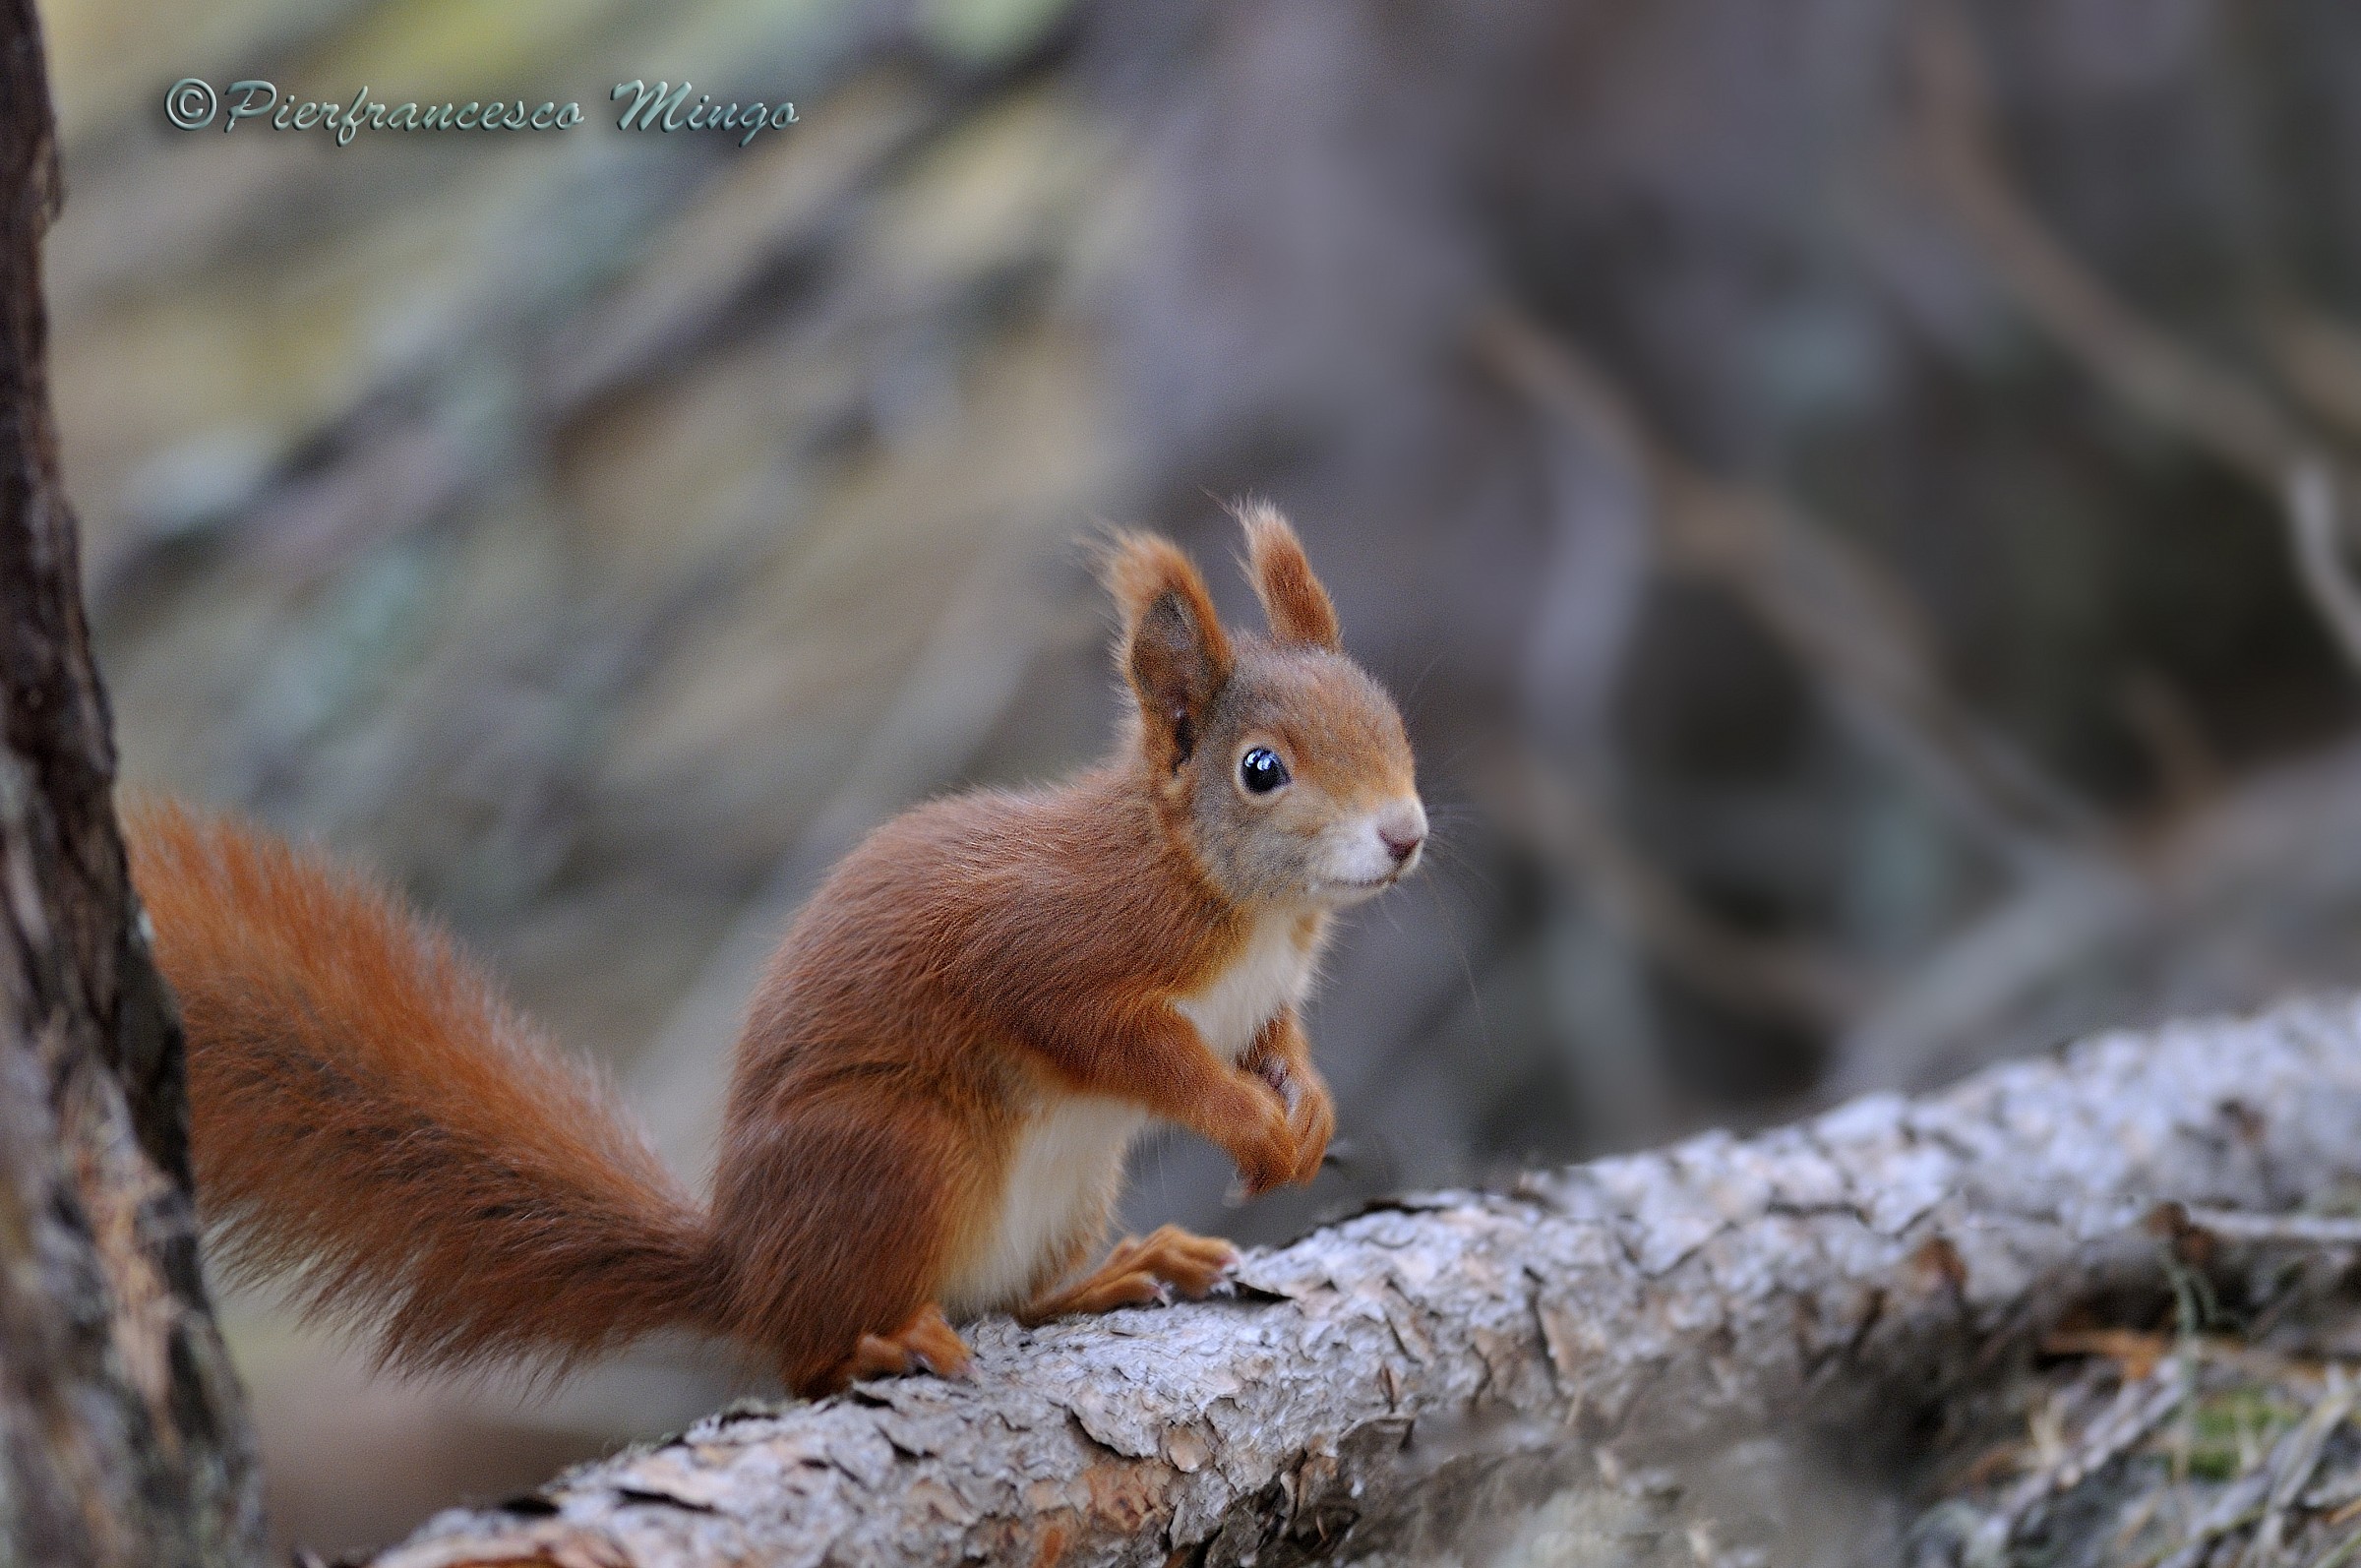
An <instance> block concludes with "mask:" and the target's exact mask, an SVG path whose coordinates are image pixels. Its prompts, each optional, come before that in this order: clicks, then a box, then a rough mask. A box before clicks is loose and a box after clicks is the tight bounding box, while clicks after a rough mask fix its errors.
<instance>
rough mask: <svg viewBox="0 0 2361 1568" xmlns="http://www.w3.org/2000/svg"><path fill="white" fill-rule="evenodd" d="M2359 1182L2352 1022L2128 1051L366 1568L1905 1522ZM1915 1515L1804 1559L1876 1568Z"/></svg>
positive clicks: (570, 1493) (727, 1439)
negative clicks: (2049, 1372)
mask: <svg viewBox="0 0 2361 1568" xmlns="http://www.w3.org/2000/svg"><path fill="white" fill-rule="evenodd" d="M2354 1176H2361V1010H2357V1009H2356V1007H2355V1006H2354V1005H2353V1004H2351V1003H2336V1004H2332V1005H2331V1004H2325V1003H2324V1004H2314V1005H2305V1006H2297V1007H2291V1008H2288V1009H2285V1010H2282V1011H2279V1012H2276V1013H2273V1014H2270V1015H2269V1016H2266V1017H2263V1018H2260V1019H2253V1020H2244V1021H2223V1022H2210V1023H2192V1024H2186V1025H2181V1026H2176V1027H2173V1028H2169V1029H2166V1030H2163V1031H2161V1032H2159V1033H2155V1034H2151V1035H2119V1036H2113V1037H2107V1038H2102V1039H2098V1040H2095V1041H2091V1042H2088V1043H2085V1044H2083V1045H2081V1046H2079V1047H2076V1048H2075V1049H2073V1050H2072V1051H2071V1052H2068V1053H2067V1054H2065V1055H2063V1056H2062V1057H2061V1058H2060V1059H2057V1060H2051V1061H2041V1062H2029V1063H2020V1064H2014V1065H2009V1066H2004V1067H2001V1068H1997V1069H1994V1070H1992V1071H1990V1072H1987V1073H1985V1074H1984V1075H1982V1076H1980V1077H1978V1078H1976V1079H1973V1080H1971V1081H1969V1082H1968V1083H1967V1084H1965V1085H1963V1086H1962V1087H1959V1088H1957V1089H1954V1090H1951V1091H1949V1092H1947V1093H1944V1094H1941V1095H1937V1096H1933V1097H1930V1098H1926V1099H1923V1100H1906V1099H1902V1098H1898V1097H1893V1096H1878V1097H1871V1098H1869V1099H1865V1100H1861V1101H1857V1102H1855V1103H1853V1104H1851V1105H1848V1106H1846V1107H1845V1108H1843V1109H1841V1110H1838V1111H1835V1112H1832V1113H1830V1114H1828V1115H1826V1116H1821V1117H1819V1118H1817V1119H1815V1120H1812V1121H1809V1122H1806V1123H1802V1124H1800V1125H1797V1126H1793V1127H1789V1128H1786V1129H1782V1130H1779V1131H1775V1132H1771V1133H1768V1134H1765V1135H1762V1136H1759V1137H1754V1138H1750V1139H1745V1140H1738V1139H1733V1138H1731V1137H1728V1136H1726V1135H1722V1134H1714V1135H1709V1136H1706V1137H1702V1138H1697V1139H1693V1140H1691V1141H1689V1142H1687V1143H1683V1144H1680V1145H1677V1146H1674V1147H1672V1148H1669V1149H1666V1150H1665V1151H1662V1152H1659V1153H1652V1154H1646V1155H1639V1156H1633V1157H1629V1158H1622V1159H1614V1160H1605V1161H1601V1162H1599V1163H1596V1164H1593V1165H1588V1166H1582V1167H1577V1168H1574V1169H1571V1170H1567V1171H1563V1172H1559V1173H1556V1174H1550V1175H1539V1176H1530V1177H1527V1178H1526V1179H1524V1180H1523V1181H1522V1182H1520V1183H1519V1184H1518V1185H1517V1187H1516V1188H1515V1189H1514V1190H1513V1191H1509V1192H1505V1193H1490V1194H1480V1193H1452V1194H1445V1195H1441V1196H1436V1197H1432V1198H1425V1199H1419V1200H1416V1201H1406V1202H1402V1203H1398V1204H1394V1205H1391V1206H1388V1207H1385V1208H1382V1209H1378V1210H1375V1211H1372V1212H1369V1213H1365V1214H1362V1215H1360V1216H1359V1217H1356V1218H1353V1219H1350V1220H1347V1221H1345V1222H1344V1223H1342V1224H1339V1225H1335V1226H1332V1227H1330V1228H1328V1229H1325V1230H1322V1231H1319V1232H1317V1233H1315V1234H1313V1235H1311V1236H1306V1237H1305V1238H1303V1239H1302V1240H1301V1241H1298V1242H1296V1243H1295V1244H1294V1245H1292V1246H1289V1247H1286V1248H1283V1249H1280V1250H1277V1251H1269V1252H1260V1253H1256V1254H1253V1255H1251V1256H1250V1257H1249V1258H1248V1260H1247V1261H1246V1263H1245V1264H1244V1266H1243V1268H1242V1270H1241V1291H1240V1293H1239V1296H1238V1297H1237V1298H1235V1299H1229V1300H1216V1301H1212V1302H1207V1303H1204V1304H1200V1305H1193V1306H1183V1307H1176V1308H1172V1309H1166V1310H1156V1309H1149V1310H1140V1311H1132V1312H1124V1313H1118V1314H1114V1315H1111V1316H1109V1317H1106V1318H1103V1319H1098V1320H1095V1321H1077V1322H1067V1323H1060V1324H1056V1325H1052V1326H1049V1327H1047V1328H1043V1329H1039V1330H1033V1331H1027V1330H1023V1329H1019V1328H1017V1327H1016V1326H1014V1325H1013V1324H1011V1323H1008V1322H1006V1321H999V1320H996V1321H992V1322H988V1323H985V1324H982V1325H979V1326H977V1327H976V1329H975V1331H974V1333H973V1336H972V1337H973V1339H974V1341H975V1344H976V1348H977V1350H978V1353H979V1354H978V1357H977V1363H978V1364H977V1371H976V1375H975V1377H974V1380H973V1381H972V1382H966V1383H947V1382H942V1381H938V1380H935V1379H930V1378H922V1379H915V1380H910V1381H902V1382H882V1383H875V1384H870V1385H865V1386H863V1387H861V1388H859V1389H857V1390H855V1391H854V1392H853V1393H852V1394H851V1395H849V1396H847V1397H844V1398H839V1399H834V1400H828V1401H824V1402H821V1403H818V1404H812V1405H798V1406H792V1407H784V1408H778V1407H768V1406H755V1405H749V1406H743V1407H740V1408H735V1409H732V1410H729V1411H725V1412H723V1413H721V1414H719V1415H716V1416H713V1417H708V1418H707V1419H705V1420H703V1421H700V1422H699V1423H697V1424H696V1426H694V1427H692V1428H691V1429H690V1430H689V1431H688V1432H686V1433H684V1434H682V1435H681V1436H680V1437H678V1438H676V1439H673V1440H671V1441H668V1442H665V1443H661V1444H657V1445H655V1446H653V1447H650V1448H646V1449H643V1450H638V1451H634V1452H631V1453H627V1454H624V1455H622V1456H619V1457H617V1458H615V1459H612V1460H608V1461H605V1462H601V1463H598V1464H594V1465H591V1466H588V1467H585V1468H583V1469H580V1470H578V1471H575V1472H574V1473H573V1474H571V1475H569V1476H567V1477H564V1478H561V1479H559V1480H558V1481H556V1482H554V1483H552V1484H551V1485H550V1486H549V1487H547V1488H545V1489H544V1490H543V1491H542V1492H541V1493H539V1494H537V1495H535V1496H533V1497H530V1498H524V1499H519V1500H517V1501H516V1502H515V1503H512V1504H510V1505H508V1506H507V1507H505V1508H496V1509H491V1510H485V1511H476V1512H465V1511H461V1512H454V1513H451V1514H447V1515H444V1516H442V1517H440V1518H438V1519H436V1520H434V1521H432V1522H430V1523H429V1524H428V1525H427V1526H426V1527H425V1528H424V1529H423V1530H422V1531H420V1533H419V1534H418V1535H417V1536H416V1537H415V1538H412V1539H411V1540H410V1541H409V1542H407V1543H406V1544H404V1545H401V1546H399V1547H396V1548H394V1549H393V1550H391V1551H389V1552H387V1553H386V1554H384V1555H383V1556H382V1557H381V1558H380V1559H379V1564H380V1568H430V1565H431V1568H449V1565H453V1564H460V1563H488V1562H522V1561H534V1562H554V1563H564V1564H570V1565H572V1564H601V1565H604V1564H623V1563H631V1564H654V1563H665V1564H702V1563H725V1562H727V1563H735V1562H755V1561H758V1562H763V1563H778V1564H793V1563H874V1562H942V1563H948V1562H957V1561H962V1560H975V1559H979V1558H980V1559H982V1560H985V1561H992V1562H1042V1563H1047V1562H1059V1563H1117V1562H1120V1563H1163V1562H1166V1561H1203V1562H1212V1563H1242V1562H1254V1563H1258V1564H1262V1565H1264V1568H1268V1565H1271V1564H1276V1563H1286V1562H1296V1561H1302V1560H1310V1559H1319V1558H1334V1559H1337V1560H1356V1561H1392V1562H1403V1563H1411V1562H1435V1561H1451V1560H1462V1561H1482V1560H1488V1559H1491V1558H1493V1557H1494V1556H1495V1555H1496V1554H1497V1553H1499V1552H1503V1551H1508V1552H1512V1553H1513V1552H1514V1551H1517V1550H1522V1548H1519V1547H1518V1544H1517V1543H1518V1540H1519V1539H1520V1537H1519V1534H1518V1533H1519V1532H1520V1531H1527V1532H1530V1531H1531V1530H1532V1529H1533V1528H1534V1527H1533V1523H1532V1521H1533V1520H1535V1519H1543V1520H1554V1521H1555V1523H1554V1524H1553V1525H1551V1526H1550V1528H1552V1529H1557V1530H1560V1531H1561V1533H1562V1532H1563V1531H1572V1532H1573V1533H1574V1534H1576V1535H1578V1536H1579V1535H1582V1534H1584V1533H1585V1532H1588V1533H1590V1534H1591V1535H1604V1536H1614V1535H1615V1533H1616V1532H1617V1531H1620V1530H1627V1529H1639V1528H1640V1526H1638V1525H1634V1524H1633V1523H1632V1517H1633V1510H1635V1509H1641V1510H1642V1511H1643V1512H1644V1509H1643V1508H1642V1503H1641V1502H1635V1501H1634V1500H1633V1499H1634V1498H1635V1497H1639V1496H1643V1494H1647V1493H1648V1492H1649V1490H1650V1486H1649V1483H1647V1482H1645V1481H1644V1480H1642V1481H1636V1482H1635V1480H1634V1479H1633V1478H1634V1477H1635V1476H1642V1477H1644V1476H1645V1473H1646V1470H1647V1468H1648V1467H1652V1466H1656V1465H1659V1464H1664V1463H1672V1462H1677V1464H1678V1467H1679V1470H1680V1474H1681V1476H1682V1477H1683V1480H1684V1484H1688V1485H1690V1486H1691V1487H1692V1488H1698V1487H1702V1488H1704V1489H1706V1490H1709V1491H1710V1489H1711V1486H1712V1484H1713V1483H1712V1481H1711V1480H1710V1478H1712V1477H1715V1476H1721V1477H1724V1478H1729V1477H1731V1476H1733V1475H1734V1474H1735V1473H1736V1472H1737V1471H1740V1470H1744V1469H1746V1468H1747V1467H1749V1466H1752V1467H1753V1469H1754V1470H1755V1471H1757V1472H1758V1473H1759V1472H1760V1471H1761V1470H1762V1469H1763V1465H1762V1455H1763V1452H1764V1448H1763V1444H1764V1440H1765V1439H1767V1438H1768V1439H1773V1440H1775V1441H1776V1442H1777V1443H1778V1444H1781V1445H1784V1454H1785V1457H1784V1458H1783V1459H1782V1460H1781V1461H1780V1464H1779V1465H1777V1466H1774V1467H1773V1468H1774V1469H1775V1470H1782V1471H1783V1473H1784V1474H1786V1477H1787V1478H1786V1479H1785V1480H1779V1481H1775V1482H1774V1483H1773V1489H1774V1490H1775V1491H1779V1492H1781V1493H1783V1494H1784V1495H1785V1496H1786V1500H1787V1503H1788V1504H1790V1505H1792V1504H1793V1503H1794V1500H1795V1499H1796V1498H1798V1497H1802V1496H1806V1495H1812V1493H1811V1492H1810V1491H1809V1490H1808V1489H1806V1488H1805V1487H1804V1486H1803V1484H1802V1483H1801V1482H1799V1481H1797V1480H1796V1479H1795V1478H1796V1477H1798V1476H1803V1475H1806V1474H1811V1475H1817V1476H1819V1477H1820V1478H1822V1479H1821V1480H1820V1481H1815V1482H1813V1483H1812V1484H1813V1485H1814V1486H1817V1487H1819V1495H1821V1496H1823V1497H1825V1495H1826V1493H1827V1485H1826V1484H1825V1480H1826V1478H1827V1477H1829V1476H1832V1475H1833V1476H1837V1477H1839V1478H1842V1487H1843V1488H1844V1489H1845V1490H1846V1495H1848V1496H1851V1497H1853V1498H1855V1499H1856V1500H1857V1499H1859V1498H1861V1497H1865V1496H1868V1495H1869V1494H1871V1493H1874V1492H1877V1491H1879V1490H1881V1489H1883V1490H1884V1491H1885V1492H1886V1494H1887V1495H1888V1496H1889V1497H1891V1496H1893V1494H1894V1493H1895V1492H1897V1491H1899V1490H1900V1488H1899V1487H1897V1486H1895V1485H1894V1484H1893V1481H1894V1478H1895V1476H1896V1475H1897V1473H1898V1472H1899V1471H1900V1470H1901V1469H1903V1468H1905V1467H1907V1465H1908V1464H1909V1463H1910V1460H1911V1456H1913V1455H1914V1454H1921V1453H1923V1452H1924V1449H1925V1443H1924V1433H1925V1432H1926V1430H1927V1429H1928V1425H1929V1423H1930V1422H1931V1421H1934V1420H1938V1419H1940V1418H1941V1417H1942V1416H1943V1415H1944V1413H1945V1410H1946V1407H1947V1406H1952V1407H1957V1406H1958V1405H1960V1404H1961V1403H1963V1402H1964V1401H1966V1400H1967V1397H1968V1396H1970V1395H1972V1392H1973V1390H1974V1389H1975V1388H1976V1387H1977V1386H1978V1384H1979V1383H1980V1382H1983V1381H1987V1380H1988V1379H1989V1377H1990V1375H1991V1373H1992V1371H1993V1369H1994V1368H1995V1367H1996V1366H1997V1365H1998V1364H2000V1361H2001V1360H2002V1359H2003V1358H2005V1357H2010V1356H2012V1355H2019V1354H2023V1353H2024V1352H2025V1351H2026V1350H2027V1349H2028V1347H2029V1346H2031V1345H2032V1344H2034V1343H2036V1341H2037V1337H2038V1335H2039V1334H2040V1333H2041V1332H2042V1331H2043V1329H2044V1328H2045V1327H2046V1326H2047V1325H2049V1324H2051V1323H2053V1322H2055V1321H2056V1319H2057V1318H2058V1317H2059V1315H2060V1314H2061V1313H2063V1312H2064V1311H2066V1310H2067V1309H2068V1308H2070V1307H2073V1306H2076V1305H2080V1304H2084V1303H2088V1302H2089V1301H2091V1300H2093V1299H2095V1298H2101V1297H2105V1298H2110V1299H2113V1300H2115V1301H2117V1302H2118V1303H2120V1302H2122V1301H2124V1300H2126V1299H2132V1300H2139V1299H2142V1298H2145V1299H2146V1300H2147V1301H2148V1302H2150V1303H2152V1302H2154V1301H2156V1300H2157V1299H2159V1298H2160V1297H2161V1296H2162V1295H2163V1293H2164V1291H2165V1289H2166V1273H2167V1271H2166V1270H2165V1269H2164V1267H2163V1266H2162V1264H2161V1262H2160V1258H2161V1255H2162V1254H2161V1249H2160V1243H2159V1241H2158V1239H2157V1237H2156V1236H2155V1235H2154V1234H2152V1232H2151V1230H2150V1228H2149V1225H2148V1224H2147V1223H2146V1222H2147V1220H2148V1217H2149V1216H2150V1215H2151V1214H2152V1213H2153V1212H2154V1209H2155V1206H2156V1205H2157V1204H2158V1203H2159V1202H2161V1201H2164V1200H2178V1201H2181V1202H2183V1203H2187V1204H2192V1205H2204V1206H2207V1207H2208V1208H2209V1209H2220V1210H2232V1211H2275V1210H2283V1209H2287V1208H2291V1207H2293V1206H2296V1205H2298V1204H2300V1203H2302V1202H2304V1201H2305V1200H2306V1199H2307V1198H2308V1197H2311V1196H2316V1195H2318V1194H2320V1193H2322V1192H2324V1191H2328V1190H2330V1189H2331V1188H2333V1187H2335V1186H2336V1185H2337V1184H2338V1183H2339V1182H2340V1181H2344V1180H2347V1179H2349V1178H2352V1177H2354ZM1822 1438H1826V1439H1828V1440H1829V1441H1825V1442H1824V1441H1821V1440H1820V1439H1822ZM1871 1456H1874V1457H1871ZM1603 1477H1604V1479H1603ZM1701 1478H1704V1479H1701ZM1727 1484H1728V1486H1730V1487H1732V1488H1736V1487H1739V1485H1740V1483H1739V1482H1738V1481H1735V1480H1730V1481H1728V1482H1727ZM1752 1484H1754V1485H1755V1486H1756V1488H1757V1491H1758V1493H1759V1491H1760V1490H1761V1486H1762V1478H1761V1476H1760V1475H1759V1474H1758V1475H1757V1476H1756V1478H1755V1481H1754V1482H1753V1483H1752ZM1569 1498H1571V1499H1573V1502H1572V1503H1569V1501H1568V1499H1569ZM1544 1503H1546V1504H1547V1505H1548V1506H1547V1508H1546V1509H1543V1510H1542V1511H1541V1512H1540V1513H1536V1512H1534V1510H1535V1509H1537V1508H1540V1507H1541V1505H1543V1504H1544ZM1730 1506H1731V1507H1732V1508H1737V1505H1735V1504H1732V1505H1730ZM1569 1508H1571V1510H1572V1511H1571V1512H1570V1513H1569V1511H1568V1510H1569ZM1602 1510H1604V1512H1602ZM1737 1511H1739V1512H1743V1511H1744V1510H1743V1509H1742V1508H1738V1509H1737ZM1762 1511H1763V1510H1762V1508H1760V1507H1757V1508H1756V1509H1755V1512H1757V1513H1761V1512H1762ZM1773 1511H1774V1512H1776V1511H1777V1510H1776V1509H1773ZM1790 1512H1791V1513H1793V1512H1794V1510H1793V1509H1792V1508H1791V1509H1790ZM1898 1518H1899V1515H1898V1514H1897V1512H1896V1509H1895V1507H1894V1506H1893V1505H1892V1504H1891V1503H1889V1504H1887V1505H1884V1506H1883V1507H1882V1511H1881V1508H1880V1507H1879V1506H1871V1505H1866V1504H1864V1505H1861V1506H1853V1507H1850V1508H1849V1510H1847V1509H1846V1508H1839V1507H1836V1506H1835V1505H1833V1504H1831V1505H1828V1506H1826V1507H1814V1508H1811V1509H1805V1510H1802V1511H1801V1512H1800V1513H1797V1514H1795V1516H1794V1517H1791V1518H1789V1520H1788V1521H1787V1523H1786V1527H1785V1528H1786V1529H1787V1530H1788V1531H1789V1532H1790V1534H1791V1533H1792V1532H1793V1531H1795V1530H1806V1531H1818V1532H1822V1533H1824V1534H1827V1533H1835V1534H1841V1535H1843V1536H1844V1537H1845V1538H1846V1539H1848V1540H1851V1541H1852V1542H1853V1547H1851V1548H1848V1550H1849V1549H1858V1548H1860V1547H1864V1546H1866V1547H1868V1548H1870V1549H1872V1550H1873V1551H1874V1552H1876V1553H1877V1554H1887V1553H1889V1552H1890V1551H1891V1550H1892V1549H1893V1548H1895V1547H1898V1546H1899V1540H1898V1539H1896V1538H1894V1536H1893V1531H1894V1530H1895V1529H1896V1528H1897V1526H1896V1521H1897V1520H1898ZM1569 1521H1571V1522H1569ZM1643 1523H1644V1521H1643ZM1692 1523H1693V1524H1697V1523H1700V1522H1696V1521H1693V1522H1692ZM1881 1533H1883V1534H1882V1536H1881ZM1792 1546H1793V1541H1792V1540H1791V1539H1790V1540H1788V1541H1787V1542H1786V1543H1785V1549H1791V1548H1792ZM1680 1549H1681V1550H1682V1551H1683V1552H1689V1551H1694V1552H1696V1553H1697V1554H1699V1555H1702V1556H1706V1557H1708V1558H1711V1557H1712V1556H1713V1555H1714V1550H1713V1549H1712V1543H1711V1541H1710V1540H1703V1539H1701V1538H1699V1537H1698V1536H1697V1535H1696V1534H1695V1532H1694V1531H1692V1532H1691V1534H1690V1536H1689V1537H1688V1538H1685V1540H1684V1542H1683V1544H1682V1546H1681V1548H1680ZM1525 1555H1527V1556H1532V1555H1535V1553H1533V1552H1531V1551H1527V1552H1525ZM1549 1560H1571V1561H1589V1560H1593V1559H1592V1558H1589V1557H1584V1556H1581V1555H1579V1554H1576V1555H1572V1556H1561V1557H1551V1558H1549ZM1602 1560H1615V1561H1635V1560H1645V1556H1644V1554H1640V1553H1633V1552H1629V1551H1626V1552H1624V1553H1623V1555H1621V1556H1614V1555H1611V1554H1609V1555H1607V1556H1605V1557H1604V1558H1603V1559H1602Z"/></svg>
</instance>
